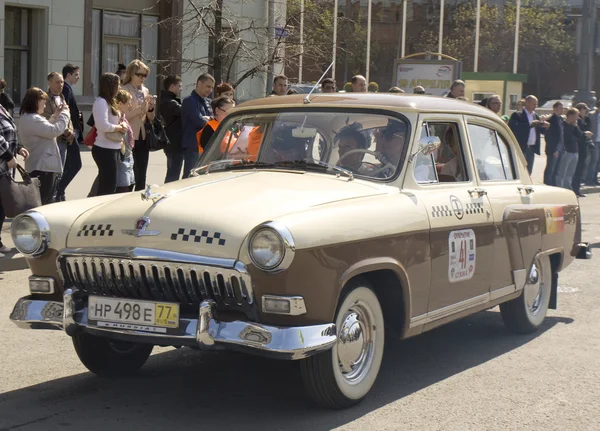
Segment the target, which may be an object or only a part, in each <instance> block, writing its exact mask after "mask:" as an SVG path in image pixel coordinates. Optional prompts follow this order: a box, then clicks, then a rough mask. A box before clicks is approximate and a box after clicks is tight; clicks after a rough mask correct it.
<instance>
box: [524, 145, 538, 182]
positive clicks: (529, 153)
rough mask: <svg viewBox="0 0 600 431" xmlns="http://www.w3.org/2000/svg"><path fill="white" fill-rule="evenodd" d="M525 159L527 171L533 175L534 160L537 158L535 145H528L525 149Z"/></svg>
mask: <svg viewBox="0 0 600 431" xmlns="http://www.w3.org/2000/svg"><path fill="white" fill-rule="evenodd" d="M524 154H525V160H526V161H527V172H529V175H531V172H532V171H533V161H534V160H535V148H534V147H533V146H531V147H527V149H526V150H525V153H524Z"/></svg>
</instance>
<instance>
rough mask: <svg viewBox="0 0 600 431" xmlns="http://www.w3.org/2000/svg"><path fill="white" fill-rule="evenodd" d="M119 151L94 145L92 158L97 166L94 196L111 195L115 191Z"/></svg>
mask: <svg viewBox="0 0 600 431" xmlns="http://www.w3.org/2000/svg"><path fill="white" fill-rule="evenodd" d="M119 153H120V151H119V150H111V149H109V148H102V147H98V146H96V145H94V146H93V147H92V157H93V158H94V162H96V166H98V193H97V194H96V196H104V195H112V194H114V193H115V190H116V189H117V164H118V163H119Z"/></svg>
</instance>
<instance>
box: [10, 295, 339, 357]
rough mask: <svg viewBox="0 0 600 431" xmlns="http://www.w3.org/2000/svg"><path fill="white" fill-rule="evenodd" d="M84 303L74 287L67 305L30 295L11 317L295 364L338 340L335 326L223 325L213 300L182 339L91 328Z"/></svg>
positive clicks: (27, 324) (184, 322) (183, 324)
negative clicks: (81, 302)
mask: <svg viewBox="0 0 600 431" xmlns="http://www.w3.org/2000/svg"><path fill="white" fill-rule="evenodd" d="M81 305H82V304H78V303H77V302H76V300H75V298H74V296H73V292H72V291H71V290H70V289H68V290H67V291H66V292H65V295H64V303H62V302H56V301H40V300H33V299H31V298H30V297H25V298H21V299H19V300H18V301H17V303H16V305H15V307H14V309H13V311H12V313H11V315H10V319H11V321H12V322H13V323H15V324H16V325H17V326H18V327H20V328H28V329H64V331H65V332H66V333H67V334H68V335H70V336H73V335H75V334H76V333H78V332H79V331H83V332H88V333H91V334H95V335H98V336H101V337H107V338H113V339H123V340H126V341H133V342H144V343H150V344H161V345H172V346H183V345H186V346H191V347H197V348H200V349H206V350H209V349H228V350H241V351H245V352H247V353H253V354H258V355H262V356H267V357H271V358H279V359H290V360H295V359H303V358H306V357H308V356H312V355H315V354H317V353H320V352H323V351H326V350H329V349H331V348H332V347H333V345H334V344H335V342H336V340H337V336H336V328H335V324H333V323H327V324H321V325H311V326H290V327H281V326H268V325H262V324H259V323H253V322H245V321H239V320H238V321H233V322H220V321H218V320H216V319H215V318H214V315H213V312H212V310H213V308H214V303H213V302H212V301H203V302H202V304H201V305H200V307H199V312H198V318H197V319H190V318H180V324H179V327H180V331H181V332H180V334H177V335H171V334H159V333H154V332H142V331H138V330H133V329H115V328H106V327H98V326H92V325H90V324H89V323H88V317H87V307H85V306H81Z"/></svg>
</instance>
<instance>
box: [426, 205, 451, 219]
mask: <svg viewBox="0 0 600 431" xmlns="http://www.w3.org/2000/svg"><path fill="white" fill-rule="evenodd" d="M431 216H432V217H451V216H452V210H451V209H450V207H449V206H448V205H434V206H432V207H431Z"/></svg>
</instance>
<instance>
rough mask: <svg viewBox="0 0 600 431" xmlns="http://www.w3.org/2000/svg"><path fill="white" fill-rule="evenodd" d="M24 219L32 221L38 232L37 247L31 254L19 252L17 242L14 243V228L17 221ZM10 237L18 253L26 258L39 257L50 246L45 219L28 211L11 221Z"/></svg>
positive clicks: (48, 231)
mask: <svg viewBox="0 0 600 431" xmlns="http://www.w3.org/2000/svg"><path fill="white" fill-rule="evenodd" d="M24 218H30V219H32V220H33V222H34V223H35V224H36V225H37V227H38V229H39V231H40V238H39V240H38V242H37V247H36V249H35V250H34V251H32V252H29V251H26V250H21V249H20V248H19V245H18V243H17V241H15V228H16V227H17V225H18V224H19V221H21V220H22V219H24ZM10 235H11V237H12V239H13V242H14V243H15V248H16V249H17V250H18V251H19V253H22V254H24V255H26V256H31V257H39V256H41V255H43V254H44V253H45V252H46V250H48V246H49V245H50V224H49V223H48V221H47V220H46V218H45V217H44V216H43V215H42V214H40V213H39V212H37V211H28V212H25V213H23V214H19V215H18V216H16V217H15V218H14V219H13V221H12V223H11V225H10Z"/></svg>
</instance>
